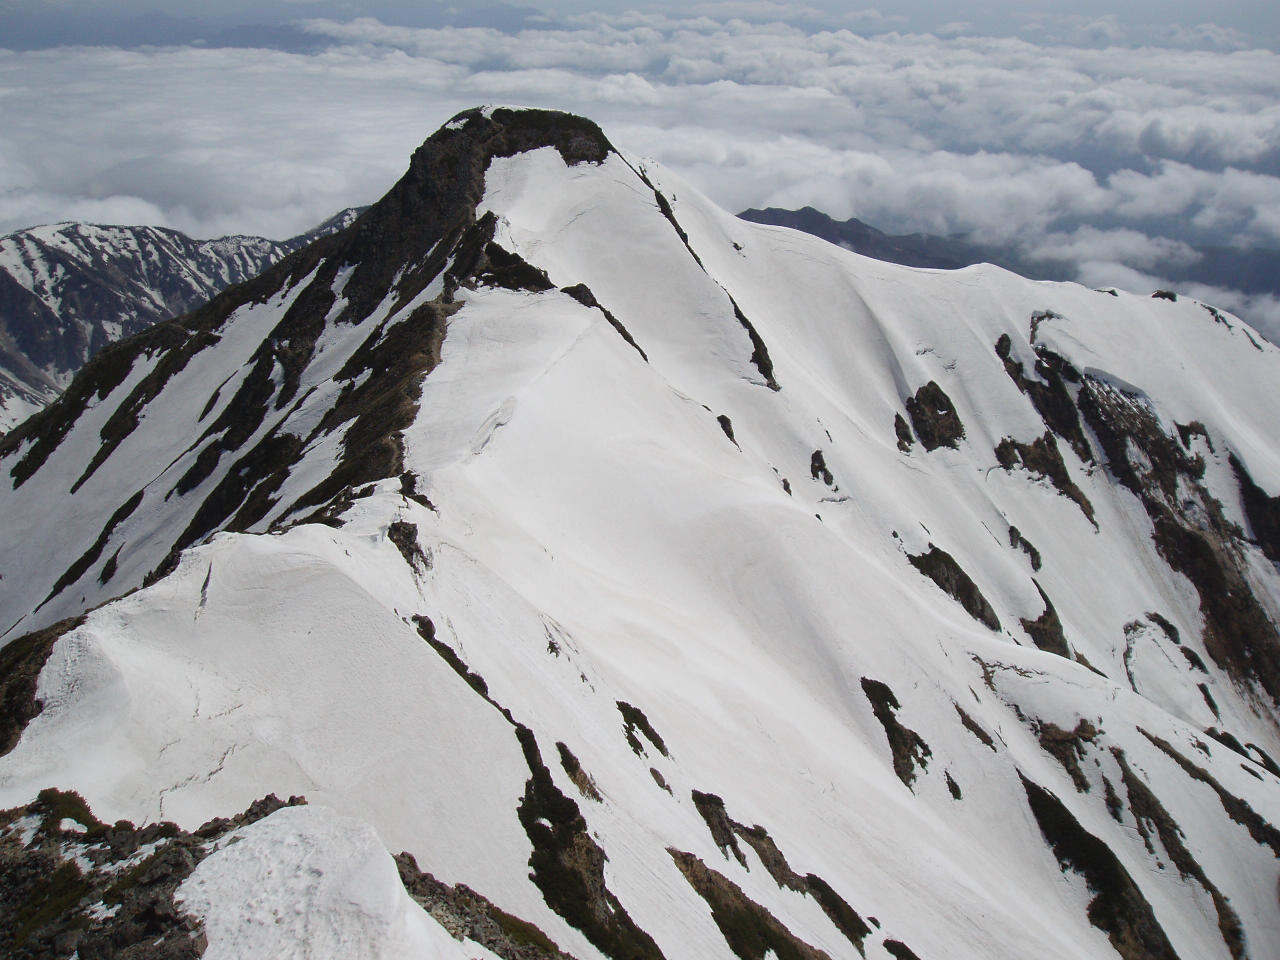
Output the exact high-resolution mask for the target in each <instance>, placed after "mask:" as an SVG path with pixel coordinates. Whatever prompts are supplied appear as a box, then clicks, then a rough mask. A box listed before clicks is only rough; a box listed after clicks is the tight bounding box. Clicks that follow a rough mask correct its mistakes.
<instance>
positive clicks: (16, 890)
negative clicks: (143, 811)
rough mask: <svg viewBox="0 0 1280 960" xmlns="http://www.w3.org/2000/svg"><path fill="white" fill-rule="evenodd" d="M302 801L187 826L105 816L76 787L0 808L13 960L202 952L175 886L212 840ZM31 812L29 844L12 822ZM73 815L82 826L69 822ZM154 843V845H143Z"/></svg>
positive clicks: (2, 920) (2, 887) (3, 933)
mask: <svg viewBox="0 0 1280 960" xmlns="http://www.w3.org/2000/svg"><path fill="white" fill-rule="evenodd" d="M305 802H306V801H305V800H303V799H301V798H299V797H291V798H290V799H289V801H288V803H287V804H286V803H284V802H282V801H280V800H278V799H277V798H276V797H275V796H268V797H265V798H263V799H262V800H259V801H257V802H256V803H254V804H252V805H251V806H250V807H249V809H248V810H246V811H245V812H244V813H242V814H240V815H238V816H236V817H234V818H232V819H224V818H219V819H216V820H211V821H209V822H208V823H206V824H205V825H204V826H202V827H200V828H199V829H198V830H196V831H194V832H192V833H187V832H186V831H183V830H180V829H179V828H178V827H176V826H175V825H174V824H172V823H152V824H148V825H146V826H143V827H135V826H134V825H133V824H131V823H129V822H128V821H124V820H121V821H119V822H118V823H116V824H114V825H108V824H105V823H102V822H101V821H99V820H98V819H97V818H96V817H95V816H94V815H93V813H92V812H91V811H90V810H89V807H88V805H87V804H86V803H85V801H84V798H83V797H81V796H80V795H79V794H77V793H68V792H63V791H60V790H53V789H49V790H42V791H41V792H40V795H39V797H38V799H37V800H36V801H35V802H34V803H32V804H28V805H27V806H24V807H18V808H15V809H11V810H4V811H0V953H2V954H3V955H4V956H5V957H7V958H11V960H45V958H48V957H65V956H71V955H78V956H81V957H84V958H86V960H89V958H108V957H118V958H120V960H197V958H199V957H200V955H201V954H202V953H203V952H204V949H205V946H206V940H205V936H204V932H203V931H202V930H201V928H200V926H199V924H198V923H197V922H196V921H195V919H194V918H192V917H190V916H189V915H187V914H186V913H184V912H183V911H182V909H181V908H180V907H179V905H178V904H177V903H176V902H175V899H174V897H175V894H176V892H177V889H178V887H179V886H180V885H181V883H182V882H183V881H184V880H185V879H186V878H187V877H189V876H190V875H191V873H192V872H193V871H194V870H195V868H196V865H197V864H198V863H199V862H200V861H201V860H203V859H204V858H205V857H206V856H208V855H209V854H210V853H212V852H213V849H214V847H213V845H212V844H211V843H210V841H212V840H217V839H220V838H222V837H224V836H226V835H227V834H228V833H230V832H231V831H232V830H235V829H237V828H239V827H242V826H245V825H247V824H250V823H254V822H256V821H257V820H261V819H262V818H264V817H266V816H269V815H270V814H272V813H274V812H275V811H276V810H279V809H280V808H281V807H284V806H293V805H297V804H301V803H305ZM32 819H34V820H35V821H36V822H37V826H36V829H35V835H34V836H33V837H32V838H31V841H30V842H29V843H25V844H24V843H23V842H22V839H21V838H20V834H19V832H18V831H17V830H16V829H14V827H13V825H14V824H15V823H16V822H17V821H19V820H25V821H27V822H30V820H32ZM66 820H72V821H74V822H75V823H78V824H80V825H81V827H83V828H84V829H82V830H76V829H71V830H64V829H63V828H62V827H63V823H64V822H65V821H66ZM150 845H155V850H154V851H153V852H151V853H150V854H146V848H147V847H148V846H150ZM140 854H141V855H142V856H141V858H140V859H138V860H137V862H136V863H131V862H130V861H132V860H134V859H135V858H139V855H140ZM95 905H96V906H98V907H99V908H101V907H102V906H105V907H107V908H108V910H109V911H110V913H109V914H108V915H105V916H104V915H103V914H102V912H99V911H94V910H92V909H91V908H92V907H94V906H95Z"/></svg>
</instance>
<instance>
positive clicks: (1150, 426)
mask: <svg viewBox="0 0 1280 960" xmlns="http://www.w3.org/2000/svg"><path fill="white" fill-rule="evenodd" d="M1080 409H1081V412H1082V413H1083V414H1084V416H1085V418H1086V420H1088V422H1089V425H1090V426H1091V427H1092V428H1093V431H1094V433H1095V435H1096V436H1097V437H1098V439H1099V442H1100V443H1101V444H1102V447H1103V450H1104V451H1105V452H1106V455H1107V460H1108V467H1109V468H1110V470H1111V472H1112V473H1113V474H1114V475H1115V477H1116V479H1117V480H1119V481H1120V482H1121V483H1122V484H1124V485H1125V486H1126V487H1127V488H1128V489H1129V490H1131V491H1132V492H1133V494H1134V495H1135V496H1136V497H1137V498H1138V500H1139V501H1140V502H1141V503H1142V505H1143V508H1144V509H1145V510H1146V512H1147V515H1148V516H1149V517H1150V519H1151V522H1152V526H1153V527H1154V539H1155V545H1156V549H1157V551H1158V552H1159V553H1160V555H1161V556H1162V557H1163V558H1164V559H1165V561H1166V562H1167V563H1168V564H1169V566H1170V567H1172V568H1173V569H1174V570H1176V571H1177V572H1179V573H1181V574H1183V575H1184V576H1186V577H1187V578H1188V579H1189V580H1190V581H1191V582H1192V584H1193V585H1194V586H1195V588H1196V592H1197V594H1198V595H1199V599H1200V612H1201V615H1202V616H1203V618H1204V635H1203V641H1204V645H1205V649H1206V650H1207V651H1208V653H1209V655H1210V657H1212V658H1213V660H1214V662H1215V663H1216V664H1217V665H1218V666H1219V667H1221V668H1223V669H1224V670H1226V671H1227V672H1228V673H1229V674H1231V676H1232V677H1233V678H1235V679H1236V680H1237V681H1240V682H1249V681H1254V682H1256V683H1257V684H1258V685H1259V686H1261V688H1262V689H1263V690H1264V691H1265V692H1266V693H1267V694H1268V695H1269V696H1270V697H1271V699H1272V701H1273V702H1274V703H1277V704H1280V631H1277V628H1276V625H1275V624H1274V623H1273V622H1272V621H1271V619H1270V617H1268V615H1267V613H1266V611H1265V610H1264V609H1263V607H1262V605H1261V603H1260V602H1259V600H1258V598H1257V597H1256V596H1255V595H1254V593H1253V590H1252V588H1251V587H1250V584H1249V578H1248V576H1247V575H1246V571H1245V561H1244V560H1243V559H1242V556H1241V553H1240V549H1239V541H1240V540H1241V539H1243V532H1242V531H1241V530H1240V529H1239V528H1238V527H1236V526H1235V525H1234V524H1233V523H1231V522H1230V521H1229V520H1228V519H1227V518H1226V516H1225V515H1224V513H1223V509H1222V505H1221V504H1220V503H1219V502H1218V501H1217V500H1216V499H1214V498H1213V497H1212V495H1210V493H1209V492H1208V490H1206V489H1205V487H1204V486H1203V484H1202V483H1201V479H1202V477H1203V475H1204V461H1203V460H1202V459H1201V458H1199V457H1196V458H1190V457H1188V456H1187V455H1186V453H1185V451H1184V450H1183V449H1182V447H1181V446H1180V444H1179V443H1178V442H1177V441H1176V440H1175V439H1174V438H1172V437H1170V436H1169V435H1167V434H1166V433H1164V431H1163V430H1162V429H1161V427H1160V423H1159V420H1158V419H1157V417H1156V415H1155V413H1154V411H1153V410H1152V409H1151V407H1150V405H1149V404H1148V403H1147V402H1146V401H1145V400H1144V399H1143V398H1141V397H1138V396H1134V395H1131V394H1128V393H1125V392H1123V391H1121V390H1119V389H1117V388H1115V387H1113V386H1111V385H1109V384H1106V383H1103V382H1102V381H1099V380H1095V379H1093V378H1091V377H1086V378H1085V381H1084V387H1083V388H1082V389H1081V392H1080ZM1188 491H1190V495H1188Z"/></svg>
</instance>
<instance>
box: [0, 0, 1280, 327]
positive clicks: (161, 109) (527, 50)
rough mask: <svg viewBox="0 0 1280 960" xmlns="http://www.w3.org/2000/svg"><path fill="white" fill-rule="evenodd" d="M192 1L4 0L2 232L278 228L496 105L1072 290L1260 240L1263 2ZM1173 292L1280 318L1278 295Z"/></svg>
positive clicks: (207, 232)
mask: <svg viewBox="0 0 1280 960" xmlns="http://www.w3.org/2000/svg"><path fill="white" fill-rule="evenodd" d="M208 6H209V4H205V3H197V2H194V0H192V2H186V0H173V2H168V3H155V2H151V3H148V2H145V0H113V2H110V3H108V2H105V0H104V2H95V0H41V2H39V3H35V2H30V0H0V48H5V49H0V131H3V133H0V233H4V232H9V231H12V230H16V229H20V228H23V227H27V226H31V225H33V224H36V223H42V222H56V221H61V220H89V221H95V222H115V223H151V224H159V225H166V226H172V227H175V228H177V229H180V230H183V231H185V232H188V233H190V234H192V235H194V236H197V237H207V236H216V235H221V234H227V233H252V234H261V235H267V236H273V237H278V238H283V237H287V236H291V235H293V234H296V233H299V232H301V231H303V230H305V229H307V228H308V227H310V226H312V225H314V224H316V223H319V222H320V221H322V220H324V219H326V218H327V217H328V216H329V215H330V214H331V213H333V212H334V211H336V210H338V209H340V208H342V207H346V206H352V205H359V204H364V203H369V202H372V201H373V200H376V199H377V198H378V197H379V196H381V195H382V193H384V192H385V191H386V190H387V189H388V188H389V187H390V185H391V184H392V183H393V182H394V181H395V180H396V179H397V178H398V177H399V175H400V174H401V173H402V172H403V170H404V169H405V167H406V165H407V162H408V157H409V154H410V153H411V152H412V150H413V149H414V147H415V146H417V144H419V143H420V142H421V141H422V140H423V139H425V138H426V137H427V136H428V135H429V134H430V133H431V132H432V131H433V130H434V129H436V128H437V127H438V126H440V125H441V124H442V123H444V122H445V121H447V120H448V119H449V117H451V116H452V115H453V114H455V113H456V112H458V111H459V110H462V109H465V108H467V107H471V106H474V105H476V104H480V103H509V104H525V105H530V106H542V107H553V108H559V109H566V110H570V111H573V112H576V113H581V114H584V115H586V116H589V117H591V118H592V119H594V120H596V121H597V122H599V123H600V124H601V125H602V126H603V127H604V129H605V131H606V133H608V135H609V136H610V138H611V139H612V140H613V142H614V143H615V144H616V145H618V146H619V147H620V148H622V149H624V150H627V151H629V152H631V153H635V154H639V155H642V156H646V157H651V158H653V159H656V160H657V161H659V162H661V163H663V164H665V165H667V166H668V167H670V168H672V169H674V170H675V171H676V172H677V173H679V174H681V175H682V176H684V177H685V178H686V179H688V180H690V181H691V182H692V183H693V184H694V185H695V186H696V187H698V188H699V189H701V190H702V191H704V192H705V193H707V194H709V195H710V196H711V197H712V199H713V200H715V201H716V202H717V203H719V204H720V205H721V206H723V207H725V208H726V209H729V210H731V211H735V212H736V211H738V210H741V209H744V208H746V207H764V206H781V207H800V206H804V205H812V206H814V207H817V208H818V209H820V210H822V211H824V212H826V213H828V214H830V215H832V216H834V217H837V218H840V219H843V218H846V217H850V216H856V217H858V218H859V219H862V220H864V221H866V222H868V223H870V224H872V225H874V226H876V227H879V228H880V229H883V230H886V231H889V232H894V233H905V232H913V231H921V232H930V233H938V234H948V235H957V236H964V237H968V238H970V239H973V240H975V241H978V242H982V243H990V244H1001V245H1006V246H1009V247H1012V248H1015V249H1017V250H1018V251H1019V252H1020V253H1021V254H1023V255H1025V256H1030V257H1033V258H1034V257H1039V258H1052V259H1054V260H1055V261H1060V262H1062V263H1065V264H1069V266H1070V273H1071V275H1072V276H1073V277H1074V278H1075V279H1078V280H1080V281H1081V282H1084V283H1088V284H1091V285H1094V286H1120V287H1123V288H1126V289H1134V290H1137V291H1140V292H1142V291H1149V290H1151V289H1155V288H1158V287H1160V286H1161V285H1162V284H1163V277H1162V274H1161V269H1162V268H1166V269H1168V267H1169V265H1170V264H1179V263H1183V264H1185V263H1187V262H1189V260H1194V259H1195V258H1196V257H1197V256H1198V254H1197V252H1196V251H1195V250H1194V249H1192V246H1193V245H1218V246H1233V247H1242V248H1254V249H1257V248H1266V249H1280V7H1277V5H1275V4H1264V3H1260V2H1237V3H1217V4H1209V3H1203V2H1187V0H1172V2H1170V0H1162V2H1152V0H1134V2H1131V3H1128V4H1126V5H1125V6H1124V7H1123V8H1121V7H1120V6H1119V5H1118V4H1116V3H1113V2H1098V0H1083V2H1076V3H1074V4H1073V5H1072V7H1071V10H1072V12H1071V13H1070V14H1065V13H1063V12H1062V11H1063V5H1062V4H1060V3H1048V2H1035V0H1032V2H1018V3H1013V2H1009V0H992V2H987V3H975V2H957V0H953V2H949V3H948V2H939V3H923V2H914V0H905V2H898V3H895V4H893V5H892V6H886V7H881V8H876V7H873V6H866V7H862V8H857V7H856V4H855V5H850V4H843V3H835V2H828V0H805V2H796V3H791V2H785V0H722V2H715V0H706V2H698V0H694V2H692V3H685V4H674V3H661V2H650V3H618V4H614V5H604V4H600V3H595V4H588V3H575V2H573V0H546V2H542V0H530V2H529V3H527V4H518V5H508V4H500V3H495V4H490V5H484V4H479V5H458V6H456V7H455V6H450V5H448V4H444V3H430V2H407V0H367V2H342V0H256V2H248V0H224V2H221V3H219V4H217V5H216V9H217V12H216V13H215V14H210V13H209V12H208V11H207V10H206V9H205V8H207V7H208ZM1273 7H1276V9H1272V8H1273ZM1180 289H1182V290H1183V292H1185V293H1189V294H1191V295H1193V296H1200V297H1201V298H1202V299H1207V300H1210V301H1212V302H1215V303H1217V304H1218V305H1219V306H1222V307H1224V308H1226V309H1228V310H1233V311H1235V312H1237V313H1239V314H1241V315H1242V316H1244V317H1245V318H1246V319H1249V320H1250V321H1251V322H1253V323H1255V325H1257V326H1259V327H1261V328H1263V329H1264V330H1269V331H1280V301H1278V300H1277V299H1276V297H1275V296H1274V295H1270V294H1260V293H1258V292H1256V291H1254V292H1249V291H1243V290H1237V289H1234V288H1231V287H1230V286H1225V285H1224V286H1223V287H1221V288H1218V289H1188V288H1186V287H1185V285H1184V286H1183V287H1181V288H1180Z"/></svg>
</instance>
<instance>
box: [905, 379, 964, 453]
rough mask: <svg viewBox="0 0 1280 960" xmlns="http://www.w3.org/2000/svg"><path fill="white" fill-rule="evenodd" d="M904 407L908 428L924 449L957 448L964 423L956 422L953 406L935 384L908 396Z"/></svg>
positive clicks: (931, 382) (934, 382) (961, 437)
mask: <svg viewBox="0 0 1280 960" xmlns="http://www.w3.org/2000/svg"><path fill="white" fill-rule="evenodd" d="M906 406H907V416H909V417H910V418H911V425H912V426H913V427H915V431H916V436H917V437H919V438H920V443H921V444H923V445H924V448H925V449H926V450H929V451H933V450H937V449H938V448H939V447H952V448H959V446H960V441H961V440H963V439H964V424H962V423H961V422H960V416H959V414H957V413H956V406H955V404H954V403H952V402H951V398H950V397H948V396H947V395H946V393H945V392H944V391H943V389H942V388H941V387H940V386H938V384H937V381H935V380H930V381H929V382H928V383H926V384H925V385H924V386H923V387H921V388H920V389H919V390H917V391H916V394H915V396H914V397H908V398H907V403H906Z"/></svg>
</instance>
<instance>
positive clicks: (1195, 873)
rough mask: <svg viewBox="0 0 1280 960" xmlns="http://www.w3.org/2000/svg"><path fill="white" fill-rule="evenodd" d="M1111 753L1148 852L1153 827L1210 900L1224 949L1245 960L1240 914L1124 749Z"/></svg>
mask: <svg viewBox="0 0 1280 960" xmlns="http://www.w3.org/2000/svg"><path fill="white" fill-rule="evenodd" d="M1111 755H1112V756H1113V757H1115V760H1116V763H1118V764H1119V765H1120V775H1121V779H1122V782H1123V783H1124V786H1125V790H1126V791H1127V793H1128V794H1129V809H1130V810H1132V811H1133V816H1134V819H1135V820H1136V821H1137V825H1138V833H1139V834H1140V835H1141V836H1142V839H1143V842H1144V843H1146V845H1147V850H1148V852H1150V853H1151V854H1152V855H1154V854H1155V848H1154V847H1153V846H1152V843H1151V833H1152V830H1153V829H1154V831H1155V833H1156V835H1158V836H1159V838H1160V843H1161V845H1162V846H1163V847H1164V849H1165V853H1167V854H1168V856H1169V859H1170V860H1172V861H1173V865H1174V866H1175V867H1177V868H1178V875H1179V876H1180V877H1182V879H1183V880H1186V879H1188V878H1191V879H1193V880H1195V881H1196V882H1197V883H1199V884H1200V886H1201V887H1203V888H1204V891H1205V893H1207V894H1209V897H1210V899H1212V900H1213V908H1214V910H1216V911H1217V914H1218V929H1219V930H1220V931H1221V932H1222V940H1223V942H1224V943H1226V945H1227V949H1228V950H1230V951H1231V956H1232V957H1234V958H1235V960H1245V957H1246V956H1247V954H1246V952H1245V947H1244V930H1243V928H1242V927H1241V926H1240V917H1239V916H1237V915H1236V912H1235V911H1234V910H1232V909H1231V904H1230V903H1229V902H1228V901H1227V898H1226V897H1224V896H1223V895H1222V891H1220V890H1219V889H1218V888H1217V887H1216V886H1215V885H1214V884H1213V882H1212V881H1210V880H1209V878H1208V877H1207V876H1205V873H1204V870H1203V869H1202V868H1201V867H1200V864H1199V863H1197V862H1196V859H1195V857H1193V856H1192V855H1191V851H1190V850H1188V849H1187V846H1186V844H1184V843H1183V842H1182V837H1183V833H1182V828H1181V827H1179V826H1178V824H1177V823H1175V822H1174V819H1173V817H1171V816H1169V811H1167V810H1166V809H1165V808H1164V805H1163V804H1162V803H1161V802H1160V800H1159V798H1157V797H1156V795H1155V794H1154V793H1152V792H1151V788H1150V787H1148V786H1147V785H1146V783H1144V782H1143V781H1142V778H1141V777H1139V776H1137V775H1136V774H1135V773H1134V772H1133V770H1132V769H1131V768H1130V767H1129V764H1128V762H1127V761H1126V760H1125V755H1124V751H1123V750H1120V749H1119V748H1116V747H1112V748H1111Z"/></svg>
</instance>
